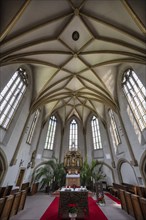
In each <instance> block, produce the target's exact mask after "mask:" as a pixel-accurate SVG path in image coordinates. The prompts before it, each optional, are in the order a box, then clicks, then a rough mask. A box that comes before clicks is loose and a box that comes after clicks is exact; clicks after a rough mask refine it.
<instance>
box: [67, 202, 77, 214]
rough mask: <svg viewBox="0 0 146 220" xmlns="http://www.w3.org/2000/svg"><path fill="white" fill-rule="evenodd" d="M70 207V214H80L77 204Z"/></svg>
mask: <svg viewBox="0 0 146 220" xmlns="http://www.w3.org/2000/svg"><path fill="white" fill-rule="evenodd" d="M68 207H69V209H68V212H69V213H77V212H78V208H77V205H76V204H69V205H68Z"/></svg>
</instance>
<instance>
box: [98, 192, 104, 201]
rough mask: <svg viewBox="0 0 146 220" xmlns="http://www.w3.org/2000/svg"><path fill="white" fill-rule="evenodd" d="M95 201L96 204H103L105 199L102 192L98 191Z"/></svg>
mask: <svg viewBox="0 0 146 220" xmlns="http://www.w3.org/2000/svg"><path fill="white" fill-rule="evenodd" d="M97 203H98V204H105V199H104V194H103V193H99V195H98V199H97Z"/></svg>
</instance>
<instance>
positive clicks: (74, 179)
mask: <svg viewBox="0 0 146 220" xmlns="http://www.w3.org/2000/svg"><path fill="white" fill-rule="evenodd" d="M73 185H75V186H80V174H68V173H67V174H66V186H73Z"/></svg>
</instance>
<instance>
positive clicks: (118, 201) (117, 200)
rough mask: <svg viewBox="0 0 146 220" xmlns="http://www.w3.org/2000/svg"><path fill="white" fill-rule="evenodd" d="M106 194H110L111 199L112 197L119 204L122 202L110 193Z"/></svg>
mask: <svg viewBox="0 0 146 220" xmlns="http://www.w3.org/2000/svg"><path fill="white" fill-rule="evenodd" d="M105 195H106V196H108V197H109V198H110V199H112V200H113V201H114V202H116V203H117V204H121V202H120V200H119V199H117V198H116V197H114V196H112V195H111V194H110V193H105Z"/></svg>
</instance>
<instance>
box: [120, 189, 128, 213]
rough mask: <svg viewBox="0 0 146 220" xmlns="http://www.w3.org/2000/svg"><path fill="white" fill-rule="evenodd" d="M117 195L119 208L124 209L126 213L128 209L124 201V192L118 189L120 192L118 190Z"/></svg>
mask: <svg viewBox="0 0 146 220" xmlns="http://www.w3.org/2000/svg"><path fill="white" fill-rule="evenodd" d="M119 193H120V201H121V207H122V209H124V210H125V211H126V212H128V208H127V203H126V199H125V193H124V190H122V189H120V190H119Z"/></svg>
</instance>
